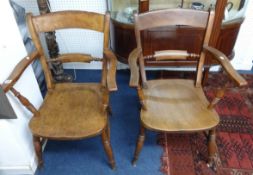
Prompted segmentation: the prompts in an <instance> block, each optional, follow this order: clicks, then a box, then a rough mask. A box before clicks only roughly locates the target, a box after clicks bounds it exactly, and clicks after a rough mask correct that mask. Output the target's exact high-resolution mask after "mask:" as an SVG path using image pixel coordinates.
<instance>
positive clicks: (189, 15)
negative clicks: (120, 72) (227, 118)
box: [129, 9, 247, 166]
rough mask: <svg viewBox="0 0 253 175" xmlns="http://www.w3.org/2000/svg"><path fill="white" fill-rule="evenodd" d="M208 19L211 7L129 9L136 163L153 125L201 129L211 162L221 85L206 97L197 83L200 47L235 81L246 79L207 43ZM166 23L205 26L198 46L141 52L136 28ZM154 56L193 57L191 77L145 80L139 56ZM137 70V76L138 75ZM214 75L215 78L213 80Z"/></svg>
mask: <svg viewBox="0 0 253 175" xmlns="http://www.w3.org/2000/svg"><path fill="white" fill-rule="evenodd" d="M213 21H214V12H204V11H197V10H190V9H167V10H159V11H150V12H147V13H143V14H139V15H137V14H136V15H135V35H136V41H137V48H136V49H134V50H133V51H132V52H131V54H130V55H129V64H130V69H131V77H130V86H131V87H136V88H137V92H138V96H139V99H140V103H141V105H142V108H141V112H140V120H141V128H140V134H139V138H138V141H137V146H136V150H135V153H134V159H133V162H132V163H133V164H135V163H136V161H137V159H138V156H139V153H140V151H141V149H142V146H143V143H144V139H145V129H149V130H153V131H162V132H171V133H182V132H184V133H185V132H189V133H190V132H200V131H204V132H205V133H206V135H207V137H208V152H209V162H208V165H209V166H212V165H213V164H212V163H213V158H214V156H215V153H216V143H215V127H216V126H217V125H218V123H219V121H220V120H219V116H218V114H217V113H216V111H215V109H214V106H215V105H216V104H217V103H218V101H219V100H220V99H221V98H222V96H223V95H224V91H225V87H224V88H221V89H219V90H217V94H216V97H215V98H214V99H213V100H212V101H211V103H209V101H208V100H207V98H206V97H205V94H204V92H203V89H202V74H203V66H204V62H205V56H206V53H209V54H212V55H213V56H214V58H215V59H216V61H218V62H219V63H220V65H221V66H222V67H223V68H224V69H225V71H226V72H227V74H228V75H229V77H230V78H231V79H232V80H234V81H235V82H236V83H237V85H238V86H244V85H246V84H247V82H246V81H245V80H244V79H243V78H242V77H241V76H240V75H239V74H238V73H237V72H236V71H235V70H234V69H233V67H232V65H231V64H230V62H229V60H228V58H227V57H226V56H225V55H224V54H223V53H221V52H220V51H218V50H217V49H215V48H212V47H210V46H208V43H209V39H210V34H211V31H212V26H213ZM169 25H186V26H191V27H198V28H203V29H205V31H206V32H205V36H204V38H203V48H202V51H201V52H200V53H188V52H187V51H186V50H163V51H156V52H155V53H154V54H153V55H143V52H142V41H141V31H143V30H147V29H150V28H155V27H162V26H169ZM150 58H152V59H154V58H155V59H156V61H166V60H173V61H177V62H180V60H184V59H189V58H190V59H196V60H198V64H197V65H196V80H195V81H194V80H187V79H160V80H149V81H148V80H147V78H146V72H145V65H144V60H145V59H150ZM139 72H140V75H141V78H139ZM217 81H218V80H217Z"/></svg>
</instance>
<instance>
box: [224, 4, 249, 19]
mask: <svg viewBox="0 0 253 175" xmlns="http://www.w3.org/2000/svg"><path fill="white" fill-rule="evenodd" d="M247 3H248V0H229V1H228V3H227V6H226V8H225V12H224V21H225V22H226V21H231V20H234V19H238V18H242V17H244V14H245V9H246V6H247Z"/></svg>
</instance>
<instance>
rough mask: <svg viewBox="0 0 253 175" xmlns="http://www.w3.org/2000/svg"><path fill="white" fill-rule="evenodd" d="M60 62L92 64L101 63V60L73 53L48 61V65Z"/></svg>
mask: <svg viewBox="0 0 253 175" xmlns="http://www.w3.org/2000/svg"><path fill="white" fill-rule="evenodd" d="M55 61H60V62H62V63H67V62H85V63H90V62H91V61H100V59H99V58H93V57H92V56H91V55H88V54H79V53H71V54H62V55H59V56H58V57H57V58H53V59H49V60H47V62H48V63H50V62H55Z"/></svg>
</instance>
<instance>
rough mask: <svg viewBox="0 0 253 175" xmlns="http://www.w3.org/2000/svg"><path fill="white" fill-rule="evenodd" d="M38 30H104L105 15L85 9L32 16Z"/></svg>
mask: <svg viewBox="0 0 253 175" xmlns="http://www.w3.org/2000/svg"><path fill="white" fill-rule="evenodd" d="M32 21H33V23H34V26H35V28H36V29H37V31H38V32H50V31H55V30H57V29H66V28H83V29H90V30H96V31H98V32H103V31H104V15H102V14H98V13H93V12H83V11H59V12H54V13H48V14H45V15H40V16H34V17H33V18H32Z"/></svg>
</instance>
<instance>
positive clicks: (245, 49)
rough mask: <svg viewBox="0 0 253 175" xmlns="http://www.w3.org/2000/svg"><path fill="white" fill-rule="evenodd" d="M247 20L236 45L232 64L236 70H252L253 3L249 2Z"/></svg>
mask: <svg viewBox="0 0 253 175" xmlns="http://www.w3.org/2000/svg"><path fill="white" fill-rule="evenodd" d="M245 16H246V18H245V21H244V23H243V24H242V26H241V29H240V32H239V35H238V38H237V41H236V44H235V48H234V50H235V57H234V59H233V60H232V64H233V66H234V67H235V68H236V69H240V70H250V69H251V68H252V61H253V37H252V36H253V28H252V26H253V1H252V0H248V5H247V9H246V14H245Z"/></svg>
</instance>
